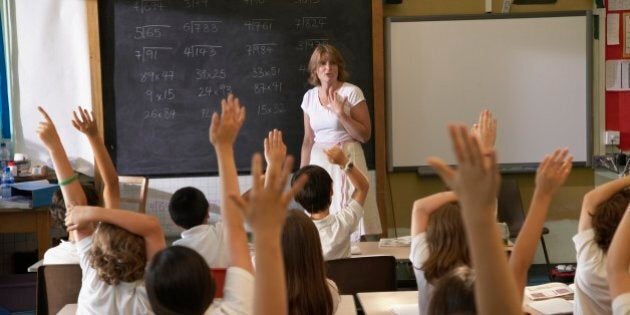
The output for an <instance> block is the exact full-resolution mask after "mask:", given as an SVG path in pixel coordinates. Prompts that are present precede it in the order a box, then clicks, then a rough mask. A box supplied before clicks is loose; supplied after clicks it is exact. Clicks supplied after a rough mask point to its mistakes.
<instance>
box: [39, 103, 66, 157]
mask: <svg viewBox="0 0 630 315" xmlns="http://www.w3.org/2000/svg"><path fill="white" fill-rule="evenodd" d="M37 110H38V111H39V112H40V113H41V114H42V116H43V118H44V121H41V122H40V123H39V125H38V126H37V136H38V137H39V139H40V140H42V142H43V143H44V145H45V146H46V147H47V148H49V149H50V148H51V147H52V146H55V145H59V144H61V140H60V139H59V134H58V133H57V129H56V128H55V124H54V123H53V121H52V119H50V116H48V113H47V112H46V111H45V110H44V109H43V108H42V107H41V106H38V107H37Z"/></svg>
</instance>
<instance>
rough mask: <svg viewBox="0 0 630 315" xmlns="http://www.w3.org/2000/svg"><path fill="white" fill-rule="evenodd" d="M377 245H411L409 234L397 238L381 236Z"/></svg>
mask: <svg viewBox="0 0 630 315" xmlns="http://www.w3.org/2000/svg"><path fill="white" fill-rule="evenodd" d="M378 246H379V247H409V246H411V236H401V237H398V238H381V240H380V241H379V242H378Z"/></svg>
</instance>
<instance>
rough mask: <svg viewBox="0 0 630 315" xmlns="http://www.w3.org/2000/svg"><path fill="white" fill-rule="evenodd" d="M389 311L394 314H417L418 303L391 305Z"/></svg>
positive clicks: (418, 310)
mask: <svg viewBox="0 0 630 315" xmlns="http://www.w3.org/2000/svg"><path fill="white" fill-rule="evenodd" d="M391 312H392V314H394V315H418V314H420V308H419V307H418V304H396V305H393V306H392V309H391Z"/></svg>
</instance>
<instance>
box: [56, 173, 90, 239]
mask: <svg viewBox="0 0 630 315" xmlns="http://www.w3.org/2000/svg"><path fill="white" fill-rule="evenodd" d="M81 187H82V188H83V192H84V193H85V198H86V201H87V204H88V205H89V206H98V205H99V198H98V194H97V193H96V189H94V186H93V185H86V184H81ZM49 211H50V221H51V222H50V223H51V224H50V225H51V228H55V229H59V230H63V231H66V223H65V220H66V202H65V201H64V199H63V193H62V192H61V188H60V189H57V190H55V192H54V193H53V196H52V202H51V204H50V208H49Z"/></svg>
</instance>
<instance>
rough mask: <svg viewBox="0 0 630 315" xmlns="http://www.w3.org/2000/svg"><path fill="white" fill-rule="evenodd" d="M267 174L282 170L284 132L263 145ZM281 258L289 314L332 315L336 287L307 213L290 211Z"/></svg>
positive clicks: (273, 134)
mask: <svg viewBox="0 0 630 315" xmlns="http://www.w3.org/2000/svg"><path fill="white" fill-rule="evenodd" d="M264 148H265V160H266V161H267V173H268V174H269V173H273V172H274V170H276V169H279V168H281V167H282V162H283V161H284V160H285V159H286V154H287V149H286V145H285V144H284V142H283V141H282V132H281V131H279V130H276V129H274V130H273V131H270V132H269V136H268V137H267V138H265V141H264ZM282 256H283V258H284V266H285V271H286V272H285V278H286V281H287V291H288V292H287V293H288V300H289V314H333V313H334V312H335V311H336V310H337V306H338V305H339V301H340V296H339V290H338V289H337V285H336V284H335V283H334V282H333V281H332V280H330V279H327V278H326V264H325V262H324V256H323V253H322V245H321V241H320V239H319V233H318V231H317V228H316V227H315V224H314V223H313V221H312V220H311V219H310V218H309V217H308V216H306V214H305V213H304V211H301V210H289V212H288V213H287V219H286V222H285V224H284V227H283V229H282Z"/></svg>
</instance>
